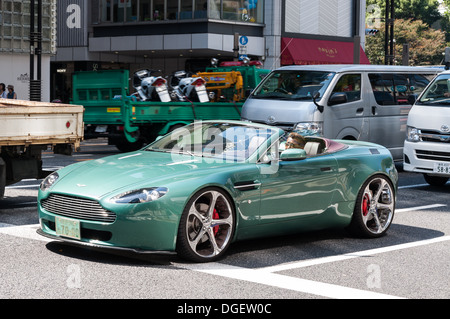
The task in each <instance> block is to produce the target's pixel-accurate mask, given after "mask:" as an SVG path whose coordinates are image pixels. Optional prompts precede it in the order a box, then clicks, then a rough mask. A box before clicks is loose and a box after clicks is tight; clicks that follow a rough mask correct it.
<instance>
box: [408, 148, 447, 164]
mask: <svg viewBox="0 0 450 319" xmlns="http://www.w3.org/2000/svg"><path fill="white" fill-rule="evenodd" d="M416 156H417V158H419V159H424V160H430V161H440V162H450V153H448V152H436V151H425V150H416Z"/></svg>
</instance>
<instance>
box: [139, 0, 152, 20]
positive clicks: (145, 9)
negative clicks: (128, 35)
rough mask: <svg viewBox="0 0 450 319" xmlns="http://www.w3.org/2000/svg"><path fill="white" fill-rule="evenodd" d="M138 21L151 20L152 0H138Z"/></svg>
mask: <svg viewBox="0 0 450 319" xmlns="http://www.w3.org/2000/svg"><path fill="white" fill-rule="evenodd" d="M139 5H140V6H139V21H151V20H152V0H140V2H139Z"/></svg>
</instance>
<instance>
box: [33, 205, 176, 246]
mask: <svg viewBox="0 0 450 319" xmlns="http://www.w3.org/2000/svg"><path fill="white" fill-rule="evenodd" d="M161 204H162V203H148V204H139V205H123V204H122V205H112V206H110V207H106V205H102V206H104V208H105V209H107V210H109V211H114V213H115V214H116V219H115V220H114V221H113V222H99V221H91V220H85V219H77V218H72V217H67V216H62V217H63V218H66V219H67V218H68V219H71V220H77V221H78V222H79V229H80V238H78V239H74V238H69V237H65V236H61V235H59V234H57V232H56V217H58V216H59V217H61V215H59V214H54V213H52V212H49V211H47V210H46V209H45V208H44V207H43V206H42V203H41V200H39V201H38V213H39V222H40V226H41V227H40V229H39V231H38V233H39V234H40V235H43V236H46V237H49V238H52V239H55V240H59V241H66V242H71V243H76V244H80V245H87V246H91V247H103V248H110V249H119V250H129V251H134V252H138V253H167V252H174V251H175V249H176V237H177V232H178V224H179V215H178V214H175V213H174V212H172V211H170V209H167V208H163V207H164V206H163V205H161Z"/></svg>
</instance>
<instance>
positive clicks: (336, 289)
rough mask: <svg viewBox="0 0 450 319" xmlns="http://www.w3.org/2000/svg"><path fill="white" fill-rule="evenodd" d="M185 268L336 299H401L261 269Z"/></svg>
mask: <svg viewBox="0 0 450 319" xmlns="http://www.w3.org/2000/svg"><path fill="white" fill-rule="evenodd" d="M183 268H186V269H189V270H194V271H199V272H202V273H207V274H211V275H215V276H221V277H226V278H232V279H237V280H244V281H249V282H253V283H258V284H263V285H268V286H271V287H277V288H283V289H289V290H293V291H298V292H303V293H308V294H313V295H317V296H321V297H328V298H335V299H401V298H400V297H396V296H391V295H386V294H381V293H377V292H372V291H366V290H361V289H355V288H349V287H343V286H338V285H333V284H327V283H323V282H318V281H312V280H306V279H301V278H295V277H291V276H286V275H280V274H273V273H268V272H266V271H262V270H260V269H256V270H255V269H249V268H242V267H236V266H231V265H225V264H220V263H208V264H192V265H183Z"/></svg>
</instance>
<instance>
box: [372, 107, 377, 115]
mask: <svg viewBox="0 0 450 319" xmlns="http://www.w3.org/2000/svg"><path fill="white" fill-rule="evenodd" d="M372 115H377V107H376V106H372Z"/></svg>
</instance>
